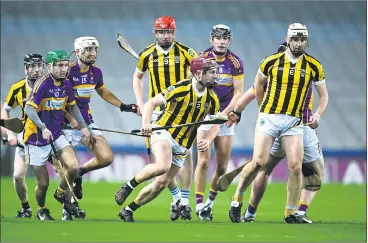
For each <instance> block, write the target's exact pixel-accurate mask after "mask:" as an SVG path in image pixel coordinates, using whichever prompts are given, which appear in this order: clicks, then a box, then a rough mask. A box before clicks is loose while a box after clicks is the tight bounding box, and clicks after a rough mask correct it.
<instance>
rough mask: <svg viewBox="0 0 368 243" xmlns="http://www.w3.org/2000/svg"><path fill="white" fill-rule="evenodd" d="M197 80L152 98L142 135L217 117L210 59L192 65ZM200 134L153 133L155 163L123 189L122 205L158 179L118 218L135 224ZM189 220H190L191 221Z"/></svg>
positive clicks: (187, 130)
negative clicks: (153, 119)
mask: <svg viewBox="0 0 368 243" xmlns="http://www.w3.org/2000/svg"><path fill="white" fill-rule="evenodd" d="M190 67H191V71H192V72H193V74H194V77H193V78H191V79H188V80H184V81H182V82H179V83H177V84H175V85H173V86H170V87H169V88H168V89H166V90H163V91H162V92H161V93H159V94H158V95H156V96H155V97H154V98H152V99H150V100H149V101H148V102H147V103H146V104H145V106H144V110H143V117H142V128H141V130H142V132H143V133H145V134H150V133H151V132H152V127H155V126H167V125H173V126H174V125H178V124H184V123H191V122H197V121H201V120H203V119H204V118H205V116H206V115H208V114H217V112H218V111H219V109H220V103H219V100H218V98H217V96H216V94H215V93H214V92H213V91H212V88H213V87H214V85H216V81H215V80H216V78H217V64H216V61H215V59H213V58H210V57H197V58H195V59H193V61H192V62H191V66H190ZM161 105H165V109H164V111H163V113H162V115H160V117H159V118H158V119H157V121H156V122H155V123H154V124H151V123H150V117H151V115H152V113H153V111H154V109H155V107H158V106H161ZM196 135H197V127H196V126H189V127H182V128H172V129H169V130H167V131H166V130H159V131H155V132H153V133H152V136H151V142H152V151H153V153H154V155H155V157H156V164H149V165H146V166H145V167H144V168H143V169H142V170H141V171H140V172H139V173H138V174H137V175H136V176H135V177H134V178H133V179H132V180H130V181H129V182H128V183H126V184H125V185H124V186H123V187H122V202H124V201H125V200H126V199H127V197H128V196H129V194H130V193H131V192H132V191H133V189H134V188H135V187H137V186H138V185H139V184H140V183H142V182H144V181H147V180H149V179H151V178H154V177H155V180H154V181H153V182H152V183H150V184H149V185H147V186H146V187H144V188H143V189H142V190H141V191H140V193H139V195H138V197H137V198H136V199H135V200H134V201H133V202H131V203H130V204H129V205H128V206H126V207H125V208H124V209H122V210H121V211H120V213H119V216H120V218H121V219H122V220H124V221H126V222H134V218H133V212H134V211H135V210H137V209H138V208H139V207H141V206H142V205H144V204H146V203H148V202H150V201H152V200H153V199H154V198H156V197H157V196H158V195H159V194H160V192H161V191H162V190H164V189H165V188H166V187H167V185H168V184H169V181H170V180H171V179H172V178H174V176H175V175H176V174H177V173H178V171H179V169H180V168H181V167H182V166H183V164H184V158H185V156H186V155H187V152H188V149H189V148H190V147H191V146H192V144H193V142H194V140H195V139H196ZM211 139H213V138H210V137H208V138H203V139H198V140H197V145H198V149H199V150H200V151H204V150H207V149H208V146H209V141H211ZM189 219H190V218H189Z"/></svg>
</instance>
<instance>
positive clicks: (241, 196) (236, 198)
mask: <svg viewBox="0 0 368 243" xmlns="http://www.w3.org/2000/svg"><path fill="white" fill-rule="evenodd" d="M243 199H244V192H238V191H237V192H236V193H235V195H234V198H233V201H235V202H238V203H242V202H243Z"/></svg>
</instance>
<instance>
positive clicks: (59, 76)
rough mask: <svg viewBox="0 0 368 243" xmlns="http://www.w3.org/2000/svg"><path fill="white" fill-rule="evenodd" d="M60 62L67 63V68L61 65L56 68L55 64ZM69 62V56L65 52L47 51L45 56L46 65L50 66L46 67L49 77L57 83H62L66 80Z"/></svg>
mask: <svg viewBox="0 0 368 243" xmlns="http://www.w3.org/2000/svg"><path fill="white" fill-rule="evenodd" d="M61 61H68V64H67V66H65V65H61V66H56V63H58V62H61ZM69 62H70V56H69V54H68V53H66V51H62V50H53V51H49V52H48V53H47V56H46V63H47V64H51V65H52V67H50V68H49V67H48V71H49V73H50V75H51V76H52V77H53V78H54V79H55V80H56V81H58V82H61V81H63V80H64V79H66V77H67V75H68V72H69V65H70V64H69Z"/></svg>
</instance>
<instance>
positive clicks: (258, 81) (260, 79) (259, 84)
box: [254, 71, 267, 105]
mask: <svg viewBox="0 0 368 243" xmlns="http://www.w3.org/2000/svg"><path fill="white" fill-rule="evenodd" d="M266 79H267V77H266V76H265V75H264V74H263V73H261V72H260V71H258V73H257V75H256V78H255V81H254V89H255V90H256V97H257V102H258V105H261V103H262V101H263V97H264V93H265V90H264V88H263V85H264V83H265V82H266Z"/></svg>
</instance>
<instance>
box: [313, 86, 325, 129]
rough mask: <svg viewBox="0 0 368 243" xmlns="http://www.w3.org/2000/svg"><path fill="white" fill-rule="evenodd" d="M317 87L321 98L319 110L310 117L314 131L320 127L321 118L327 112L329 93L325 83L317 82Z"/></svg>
mask: <svg viewBox="0 0 368 243" xmlns="http://www.w3.org/2000/svg"><path fill="white" fill-rule="evenodd" d="M315 87H316V90H317V94H318V97H319V100H318V107H317V110H316V111H315V112H314V114H313V115H312V116H311V117H310V119H309V121H310V123H309V126H310V127H311V128H313V129H315V128H317V127H318V123H319V120H320V119H321V116H322V115H323V113H324V112H325V111H326V108H327V104H328V91H327V85H326V83H325V82H321V83H318V82H315Z"/></svg>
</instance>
